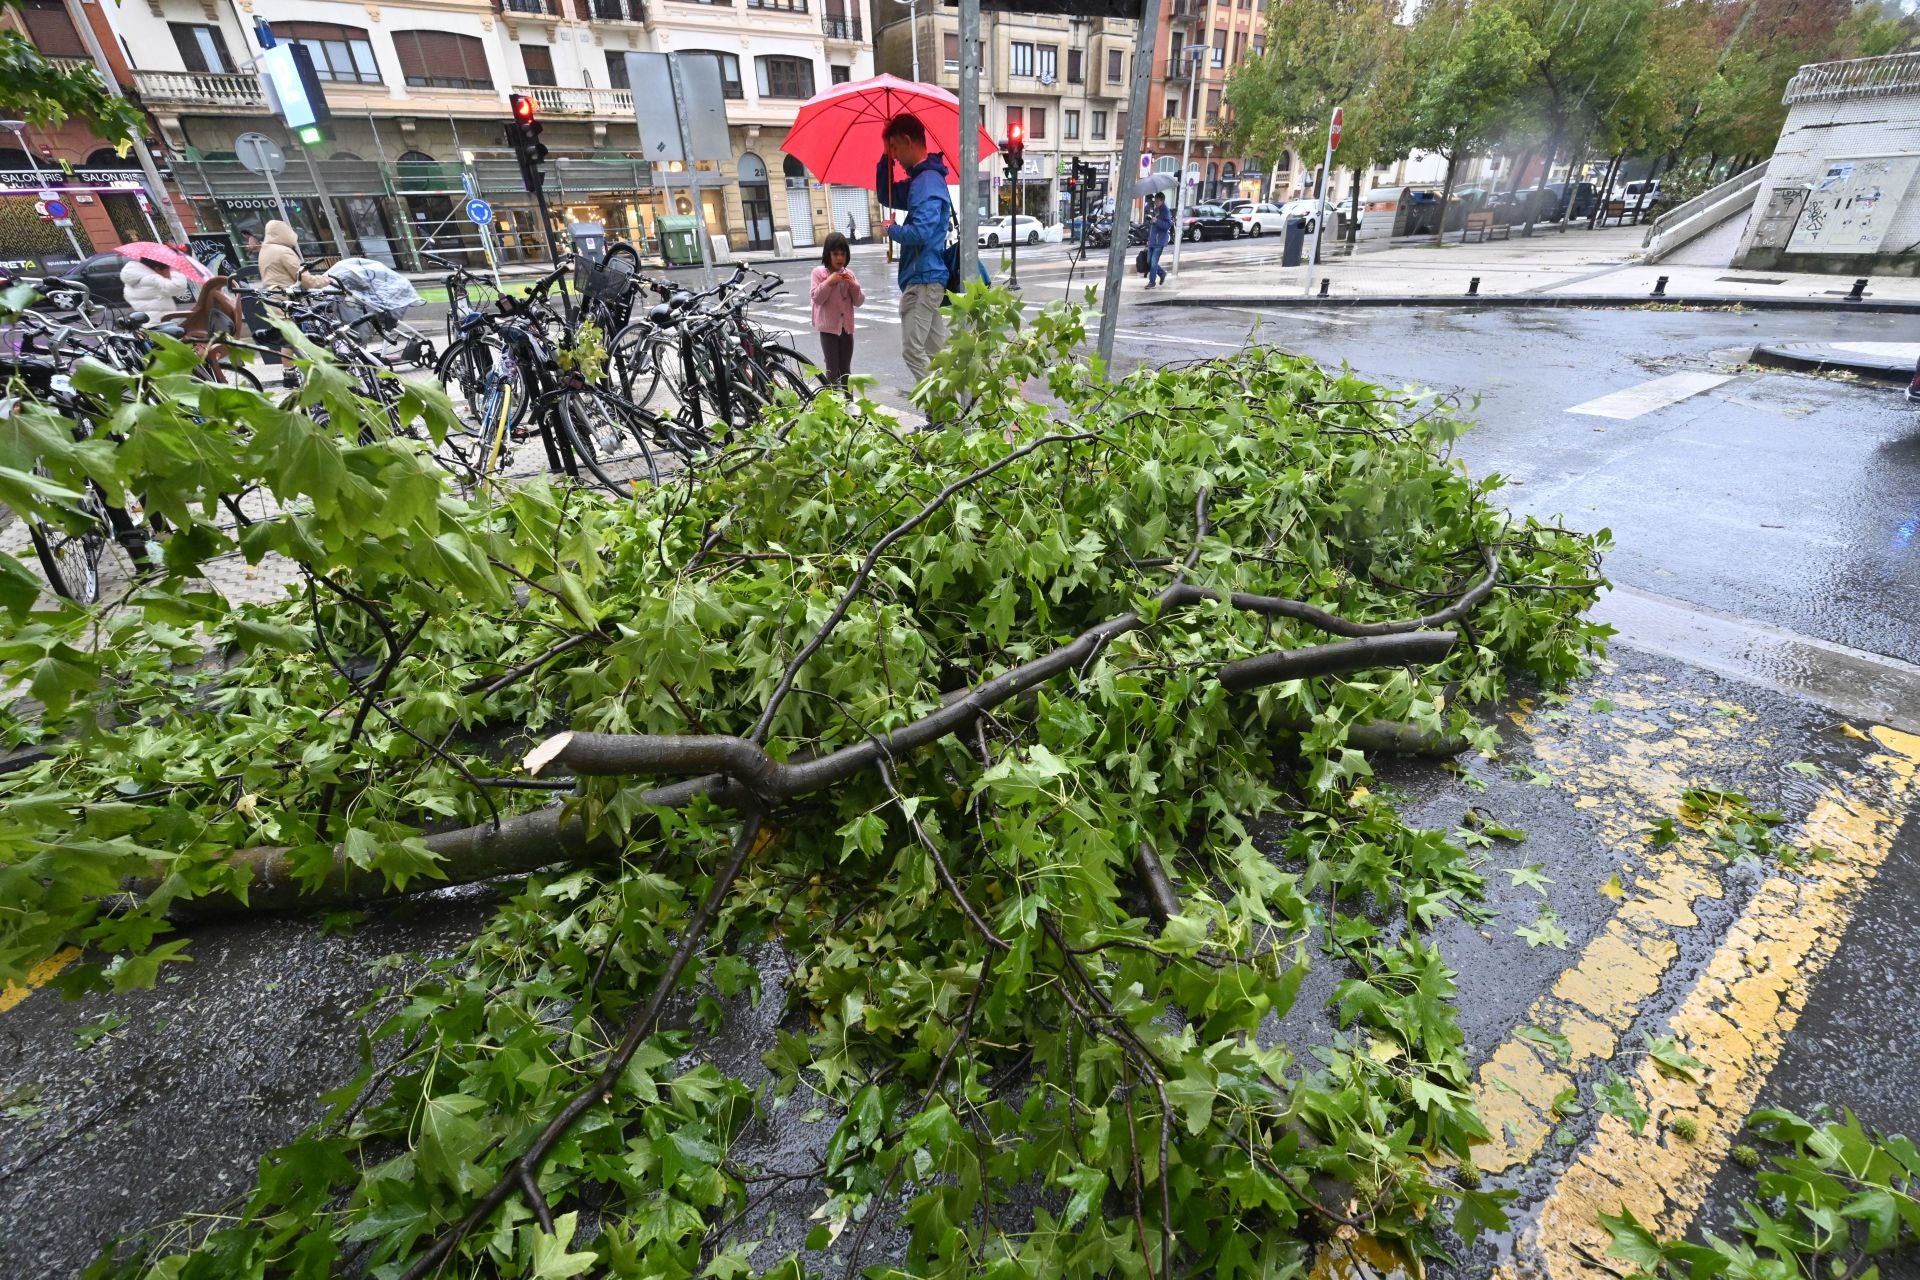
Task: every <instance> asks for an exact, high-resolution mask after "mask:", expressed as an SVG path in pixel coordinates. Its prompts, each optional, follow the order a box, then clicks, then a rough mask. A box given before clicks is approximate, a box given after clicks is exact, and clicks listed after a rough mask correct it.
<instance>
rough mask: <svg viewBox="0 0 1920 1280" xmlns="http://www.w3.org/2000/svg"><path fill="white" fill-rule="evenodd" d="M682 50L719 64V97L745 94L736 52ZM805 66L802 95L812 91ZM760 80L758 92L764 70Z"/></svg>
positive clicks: (762, 85)
mask: <svg viewBox="0 0 1920 1280" xmlns="http://www.w3.org/2000/svg"><path fill="white" fill-rule="evenodd" d="M683 52H685V53H687V54H688V55H694V54H699V55H702V56H704V57H708V58H712V59H713V60H714V61H715V62H717V63H719V64H720V96H721V97H723V98H732V99H734V100H735V101H739V100H740V99H742V98H744V97H746V96H747V91H746V90H745V89H744V88H742V87H741V85H740V57H739V55H738V54H732V53H722V52H720V51H719V50H718V49H686V50H683ZM607 56H608V57H612V56H613V55H612V54H608V55H607ZM806 67H807V84H808V86H809V87H808V89H807V93H806V95H803V96H811V95H812V93H813V89H812V87H811V86H812V84H813V64H812V63H811V62H809V63H807V64H806ZM760 81H761V82H760V92H762V93H765V92H766V91H767V87H766V73H765V72H762V73H761V77H760Z"/></svg>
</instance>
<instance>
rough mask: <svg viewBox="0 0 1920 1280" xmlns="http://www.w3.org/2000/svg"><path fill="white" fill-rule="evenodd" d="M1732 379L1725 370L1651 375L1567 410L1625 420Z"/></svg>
mask: <svg viewBox="0 0 1920 1280" xmlns="http://www.w3.org/2000/svg"><path fill="white" fill-rule="evenodd" d="M1732 380H1733V375H1732V374H1726V373H1670V374H1668V375H1667V376H1666V377H1664V378H1652V379H1649V380H1648V381H1646V382H1642V383H1640V384H1639V385H1637V386H1632V387H1627V388H1626V389H1624V390H1621V391H1615V392H1613V393H1612V394H1610V395H1604V396H1601V397H1600V398H1599V399H1597V400H1588V401H1586V402H1585V403H1583V404H1576V405H1574V406H1573V407H1572V408H1571V409H1568V410H1567V412H1568V413H1583V414H1586V415H1588V416H1589V417H1594V418H1617V419H1619V420H1621V421H1626V420H1627V419H1630V418H1638V417H1639V416H1640V415H1642V414H1646V413H1652V412H1653V411H1654V410H1655V409H1664V408H1666V407H1667V406H1668V405H1673V404H1679V403H1680V402H1681V401H1682V400H1685V399H1687V398H1688V397H1690V396H1697V395H1699V394H1700V393H1701V392H1702V391H1711V390H1713V389H1714V388H1715V387H1717V386H1719V385H1720V384H1721V383H1723V382H1731V381H1732Z"/></svg>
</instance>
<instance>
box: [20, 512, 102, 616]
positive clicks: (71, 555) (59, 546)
mask: <svg viewBox="0 0 1920 1280" xmlns="http://www.w3.org/2000/svg"><path fill="white" fill-rule="evenodd" d="M82 507H83V509H84V510H85V511H86V512H87V516H88V524H87V528H86V530H85V531H83V532H81V533H78V534H74V533H69V532H67V531H66V530H65V529H60V528H56V527H54V526H52V525H49V524H46V523H44V522H42V521H40V520H29V521H28V522H27V536H28V537H29V538H30V539H32V541H33V550H34V554H35V555H37V556H39V557H40V568H41V570H42V571H43V572H45V574H46V575H47V587H48V588H49V589H50V590H51V591H52V592H53V594H55V595H57V596H60V597H61V598H62V599H66V600H71V601H73V602H74V603H75V604H98V603H99V602H100V561H101V559H102V558H103V557H104V556H105V555H106V550H107V543H108V542H109V541H110V540H111V539H110V538H109V536H108V533H109V526H108V524H107V518H106V507H105V504H104V502H103V501H102V500H101V498H100V495H99V493H98V491H96V490H95V489H94V487H93V485H92V484H91V483H89V484H88V485H87V488H86V496H85V497H84V498H83V499H82Z"/></svg>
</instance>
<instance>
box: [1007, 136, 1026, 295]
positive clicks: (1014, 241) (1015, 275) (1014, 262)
mask: <svg viewBox="0 0 1920 1280" xmlns="http://www.w3.org/2000/svg"><path fill="white" fill-rule="evenodd" d="M1007 181H1008V182H1011V183H1012V184H1013V220H1012V221H1011V222H1009V223H1007V253H1008V254H1009V255H1010V257H1009V258H1008V260H1007V288H1008V289H1010V290H1012V291H1013V292H1015V293H1018V292H1020V206H1021V204H1022V203H1024V202H1023V201H1022V200H1021V198H1020V170H1019V169H1015V168H1011V167H1009V168H1008V170H1007Z"/></svg>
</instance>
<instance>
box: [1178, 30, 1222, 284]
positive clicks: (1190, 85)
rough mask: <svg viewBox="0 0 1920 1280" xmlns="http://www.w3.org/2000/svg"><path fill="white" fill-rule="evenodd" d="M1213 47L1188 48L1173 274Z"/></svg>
mask: <svg viewBox="0 0 1920 1280" xmlns="http://www.w3.org/2000/svg"><path fill="white" fill-rule="evenodd" d="M1211 47H1212V46H1210V45H1204V44H1194V45H1188V46H1187V56H1188V57H1190V58H1192V59H1193V75H1192V76H1191V77H1189V79H1188V81H1187V137H1186V141H1184V142H1182V143H1181V144H1180V196H1179V198H1178V199H1177V200H1176V201H1175V202H1174V206H1173V274H1174V275H1179V274H1180V242H1181V241H1183V240H1185V239H1186V238H1187V237H1186V227H1185V225H1184V224H1185V222H1186V216H1187V163H1188V162H1189V161H1190V160H1191V159H1192V158H1193V110H1194V103H1195V101H1196V100H1198V98H1199V96H1200V63H1201V61H1202V60H1203V59H1205V58H1206V56H1207V52H1208V50H1209V49H1210V48H1211Z"/></svg>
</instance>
